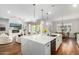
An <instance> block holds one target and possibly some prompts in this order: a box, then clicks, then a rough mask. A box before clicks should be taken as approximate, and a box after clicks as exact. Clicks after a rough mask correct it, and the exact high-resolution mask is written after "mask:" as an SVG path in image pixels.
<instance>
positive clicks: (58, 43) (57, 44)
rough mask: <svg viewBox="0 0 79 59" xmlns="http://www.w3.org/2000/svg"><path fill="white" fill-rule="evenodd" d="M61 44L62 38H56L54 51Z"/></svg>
mask: <svg viewBox="0 0 79 59" xmlns="http://www.w3.org/2000/svg"><path fill="white" fill-rule="evenodd" d="M61 43H62V36H61V35H60V36H58V37H57V38H56V51H57V49H58V48H59V46H60V45H61Z"/></svg>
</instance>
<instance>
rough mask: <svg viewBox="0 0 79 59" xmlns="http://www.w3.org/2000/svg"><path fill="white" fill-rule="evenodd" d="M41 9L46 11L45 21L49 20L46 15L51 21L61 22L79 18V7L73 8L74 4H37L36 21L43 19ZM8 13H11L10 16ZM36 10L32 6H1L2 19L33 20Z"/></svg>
mask: <svg viewBox="0 0 79 59" xmlns="http://www.w3.org/2000/svg"><path fill="white" fill-rule="evenodd" d="M41 9H44V19H46V18H47V16H46V13H47V12H51V14H49V17H48V18H49V20H50V21H54V20H61V18H62V16H63V19H71V18H79V6H77V7H72V4H56V5H53V4H37V5H36V16H35V17H36V19H41V15H42V13H41V12H40V10H41ZM8 11H10V12H11V13H9V14H8ZM33 13H34V8H33V5H32V4H0V17H13V16H16V17H21V18H23V21H31V20H33V16H34V15H33Z"/></svg>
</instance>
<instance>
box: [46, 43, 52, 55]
mask: <svg viewBox="0 0 79 59" xmlns="http://www.w3.org/2000/svg"><path fill="white" fill-rule="evenodd" d="M50 54H51V44H50V42H49V43H47V44H46V45H45V55H50Z"/></svg>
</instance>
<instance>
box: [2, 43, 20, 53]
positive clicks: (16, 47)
mask: <svg viewBox="0 0 79 59" xmlns="http://www.w3.org/2000/svg"><path fill="white" fill-rule="evenodd" d="M19 54H21V44H19V43H16V42H15V43H14V42H12V43H9V44H5V45H0V55H19Z"/></svg>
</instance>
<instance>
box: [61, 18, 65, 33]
mask: <svg viewBox="0 0 79 59" xmlns="http://www.w3.org/2000/svg"><path fill="white" fill-rule="evenodd" d="M63 29H64V23H63V17H62V28H61V30H62V33H63Z"/></svg>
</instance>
